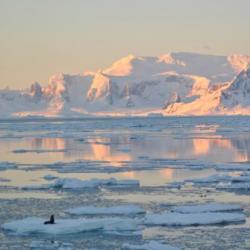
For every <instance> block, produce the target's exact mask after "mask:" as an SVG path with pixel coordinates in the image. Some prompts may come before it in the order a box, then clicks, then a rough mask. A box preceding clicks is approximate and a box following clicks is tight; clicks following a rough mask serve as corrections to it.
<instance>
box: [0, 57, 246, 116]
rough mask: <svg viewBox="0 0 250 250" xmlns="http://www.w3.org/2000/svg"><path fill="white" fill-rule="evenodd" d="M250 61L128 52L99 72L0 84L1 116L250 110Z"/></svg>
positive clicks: (209, 112) (191, 113)
mask: <svg viewBox="0 0 250 250" xmlns="http://www.w3.org/2000/svg"><path fill="white" fill-rule="evenodd" d="M249 62H250V56H244V55H232V56H212V55H201V54H195V53H167V54H165V55H162V56H158V57H137V56H133V55H129V56H127V57H125V58H122V59H120V60H118V61H117V62H115V63H114V64H113V65H112V66H111V67H109V68H107V69H103V70H99V71H97V72H91V73H87V72H86V73H83V74H79V75H68V74H63V73H59V74H55V75H53V76H52V77H50V79H49V83H48V85H47V86H44V87H42V86H41V85H40V84H39V83H37V82H35V83H33V84H32V85H31V87H30V89H29V90H27V89H26V90H9V89H4V90H0V107H1V110H0V116H1V117H44V116H45V117H82V116H90V115H97V116H100V115H101V116H103V115H104V116H107V115H108V116H130V115H140V116H147V115H149V116H152V115H153V116H155V115H157V116H161V115H207V114H250V102H249V91H248V90H249V76H250V74H249V70H247V65H248V64H249ZM240 72H241V73H240ZM237 75H238V77H236V76H237ZM235 77H236V78H235Z"/></svg>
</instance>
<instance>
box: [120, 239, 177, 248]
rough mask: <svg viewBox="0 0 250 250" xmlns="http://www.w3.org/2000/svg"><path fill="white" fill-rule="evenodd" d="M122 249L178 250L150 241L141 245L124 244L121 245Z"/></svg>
mask: <svg viewBox="0 0 250 250" xmlns="http://www.w3.org/2000/svg"><path fill="white" fill-rule="evenodd" d="M122 249H124V250H178V249H179V248H177V247H173V246H170V245H167V244H163V243H159V242H157V241H154V240H152V241H150V242H148V243H145V244H143V245H132V244H128V243H125V244H123V246H122Z"/></svg>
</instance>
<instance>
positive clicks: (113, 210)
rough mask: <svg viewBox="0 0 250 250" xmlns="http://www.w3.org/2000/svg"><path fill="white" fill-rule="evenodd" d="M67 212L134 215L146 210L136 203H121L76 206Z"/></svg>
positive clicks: (76, 213)
mask: <svg viewBox="0 0 250 250" xmlns="http://www.w3.org/2000/svg"><path fill="white" fill-rule="evenodd" d="M66 212H68V213H70V214H74V215H97V214H115V215H134V214H143V213H145V210H144V209H142V208H141V207H139V206H136V205H121V206H113V207H94V206H87V207H76V208H71V209H69V210H67V211H66Z"/></svg>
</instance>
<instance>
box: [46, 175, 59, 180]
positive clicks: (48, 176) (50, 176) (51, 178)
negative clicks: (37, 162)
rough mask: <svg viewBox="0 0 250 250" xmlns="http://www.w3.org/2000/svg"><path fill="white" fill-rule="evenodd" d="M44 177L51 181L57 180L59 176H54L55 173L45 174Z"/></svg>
mask: <svg viewBox="0 0 250 250" xmlns="http://www.w3.org/2000/svg"><path fill="white" fill-rule="evenodd" d="M43 178H44V179H45V180H48V181H50V180H55V179H57V178H58V177H56V176H54V175H51V174H47V175H45V176H44V177H43Z"/></svg>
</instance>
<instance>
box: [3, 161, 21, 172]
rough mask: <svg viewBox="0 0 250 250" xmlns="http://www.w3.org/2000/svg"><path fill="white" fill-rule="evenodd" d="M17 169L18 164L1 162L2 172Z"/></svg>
mask: <svg viewBox="0 0 250 250" xmlns="http://www.w3.org/2000/svg"><path fill="white" fill-rule="evenodd" d="M14 168H17V164H16V163H12V162H0V171H1V170H3V171H4V170H7V169H14Z"/></svg>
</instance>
